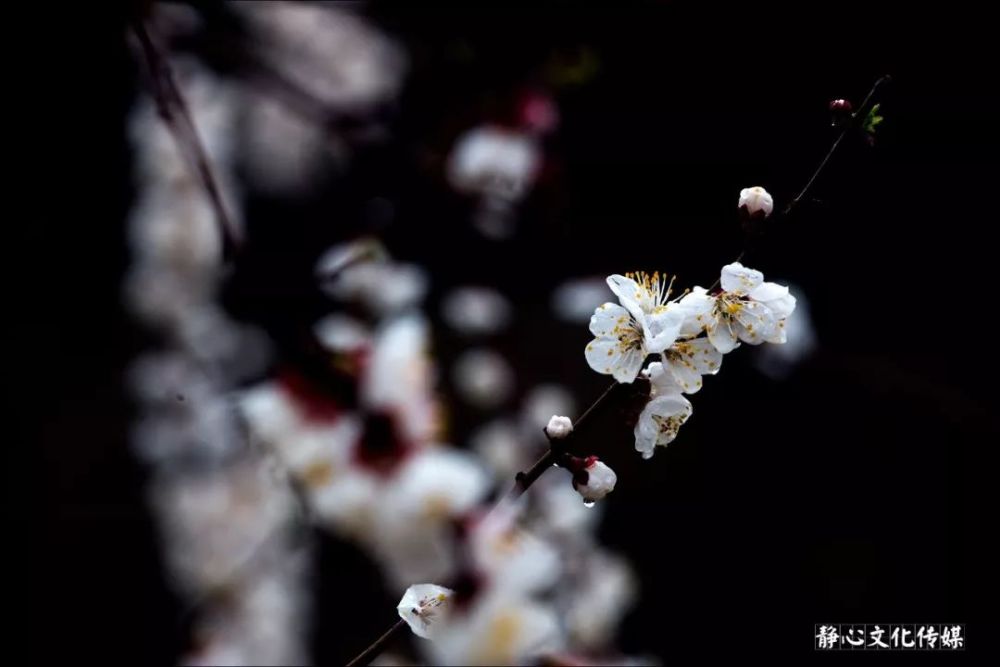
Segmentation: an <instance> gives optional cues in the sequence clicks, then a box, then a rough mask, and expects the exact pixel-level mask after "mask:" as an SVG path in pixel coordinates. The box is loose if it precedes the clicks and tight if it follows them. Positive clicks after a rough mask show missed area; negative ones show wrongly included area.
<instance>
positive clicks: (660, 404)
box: [634, 394, 692, 459]
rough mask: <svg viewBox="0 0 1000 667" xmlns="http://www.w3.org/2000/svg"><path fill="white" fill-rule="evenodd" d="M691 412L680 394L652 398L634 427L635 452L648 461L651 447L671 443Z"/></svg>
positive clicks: (688, 404) (689, 405) (689, 406)
mask: <svg viewBox="0 0 1000 667" xmlns="http://www.w3.org/2000/svg"><path fill="white" fill-rule="evenodd" d="M691 411H692V408H691V403H690V402H689V401H688V400H687V399H686V398H684V397H683V396H681V395H680V394H667V395H664V396H656V397H655V398H653V399H652V400H651V401H650V402H649V403H647V404H646V407H645V408H643V410H642V413H641V414H640V415H639V421H638V422H636V425H635V430H634V435H635V448H636V450H637V451H639V452H641V453H642V456H643V458H647V459H648V458H649V457H651V456H652V455H653V451H654V450H653V446H652V445H658V446H664V445H667V444H669V443H670V442H673V440H674V438H676V437H677V431H678V430H679V429H680V427H681V425H682V424H684V422H686V421H687V419H688V417H690V416H691ZM651 442H652V445H651V444H650V443H651Z"/></svg>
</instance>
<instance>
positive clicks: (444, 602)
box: [396, 584, 455, 639]
mask: <svg viewBox="0 0 1000 667" xmlns="http://www.w3.org/2000/svg"><path fill="white" fill-rule="evenodd" d="M454 594H455V591H453V590H451V589H450V588H445V587H444V586H438V585H437V584H415V585H413V586H410V587H409V588H407V589H406V592H405V593H404V594H403V598H402V599H401V600H400V601H399V605H398V606H397V607H396V609H397V610H398V611H399V617H400V618H402V619H403V620H404V621H406V624H407V625H409V626H410V629H411V630H413V634H415V635H417V636H418V637H423V638H424V639H432V638H433V636H434V633H435V631H436V630H437V629H438V628H439V623H440V622H441V621H442V620H443V619H444V617H445V616H446V615H447V611H448V601H449V599H451V596H452V595H454Z"/></svg>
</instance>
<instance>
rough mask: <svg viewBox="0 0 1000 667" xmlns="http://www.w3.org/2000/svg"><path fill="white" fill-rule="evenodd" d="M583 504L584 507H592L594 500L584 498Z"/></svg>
mask: <svg viewBox="0 0 1000 667" xmlns="http://www.w3.org/2000/svg"><path fill="white" fill-rule="evenodd" d="M583 506H584V507H593V506H594V501H593V500H584V501H583Z"/></svg>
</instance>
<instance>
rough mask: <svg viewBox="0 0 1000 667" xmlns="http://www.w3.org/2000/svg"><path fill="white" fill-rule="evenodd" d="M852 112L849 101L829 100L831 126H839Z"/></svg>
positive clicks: (852, 108)
mask: <svg viewBox="0 0 1000 667" xmlns="http://www.w3.org/2000/svg"><path fill="white" fill-rule="evenodd" d="M852 111H854V106H853V105H852V104H851V102H850V100H844V99H836V100H830V119H831V124H832V125H833V126H834V127H836V126H838V125H840V124H841V123H843V122H844V120H845V119H846V118H847V117H848V116H850V115H851V112H852Z"/></svg>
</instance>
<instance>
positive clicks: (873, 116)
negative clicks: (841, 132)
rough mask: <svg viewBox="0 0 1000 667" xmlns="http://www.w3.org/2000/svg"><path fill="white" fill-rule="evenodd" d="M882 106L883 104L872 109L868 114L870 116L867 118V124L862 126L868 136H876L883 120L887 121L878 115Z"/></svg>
mask: <svg viewBox="0 0 1000 667" xmlns="http://www.w3.org/2000/svg"><path fill="white" fill-rule="evenodd" d="M880 106H882V105H881V104H876V105H875V106H873V107H872V108H871V111H869V112H868V115H867V116H865V122H864V123H862V125H861V128H862V129H863V130H864V131H865V132H867V133H868V134H875V128H876V127H877V126H878V125H879V124H880V123H881V122H882V121H883V120H885V118H884V117H883V116H880V115H878V110H879V107H880Z"/></svg>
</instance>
